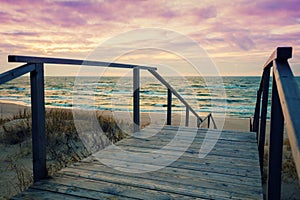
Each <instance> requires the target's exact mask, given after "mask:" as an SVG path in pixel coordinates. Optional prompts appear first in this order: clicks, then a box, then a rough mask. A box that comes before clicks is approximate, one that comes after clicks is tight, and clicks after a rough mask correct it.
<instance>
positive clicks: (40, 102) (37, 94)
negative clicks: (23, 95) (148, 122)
mask: <svg viewBox="0 0 300 200" xmlns="http://www.w3.org/2000/svg"><path fill="white" fill-rule="evenodd" d="M8 61H9V62H22V63H27V64H24V65H22V66H20V67H17V68H15V69H12V70H10V71H7V72H4V73H2V74H0V84H3V83H6V82H8V81H10V80H13V79H15V78H18V77H20V76H22V75H24V74H27V73H30V85H31V109H32V153H33V177H34V181H35V182H36V181H38V180H41V179H43V178H45V177H46V176H47V171H46V134H45V97H44V64H63V65H85V66H99V67H111V68H128V69H133V122H134V132H137V131H139V130H140V70H148V71H149V72H150V73H151V74H153V76H155V77H156V78H157V79H158V80H159V81H160V82H161V83H162V84H163V85H165V86H166V87H167V89H168V97H167V102H168V104H167V125H171V122H172V112H171V108H172V94H174V95H175V96H176V97H177V98H178V99H179V100H180V101H181V102H182V103H183V104H184V105H185V107H186V126H188V125H189V123H188V122H189V111H191V112H192V113H193V114H194V115H195V117H196V119H197V125H198V127H199V126H200V124H201V123H202V122H204V121H205V120H206V119H207V120H208V128H209V127H210V121H211V120H212V121H213V125H214V128H216V124H215V122H214V120H213V118H212V115H211V113H210V114H208V115H207V116H206V117H205V118H203V119H202V118H201V117H200V116H199V115H198V114H197V113H196V111H195V110H194V109H193V108H192V107H191V106H190V105H189V104H188V102H186V101H185V100H184V99H183V98H182V96H181V95H180V94H179V93H178V92H177V91H176V90H175V89H174V88H173V87H172V86H171V85H170V84H169V83H168V82H167V81H166V80H165V79H164V78H163V77H161V76H160V75H159V74H158V73H157V71H156V70H157V69H156V68H155V67H149V66H141V65H132V64H123V63H109V62H99V61H87V60H74V59H62V58H45V57H30V56H14V55H12V56H8Z"/></svg>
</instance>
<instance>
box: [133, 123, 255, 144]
mask: <svg viewBox="0 0 300 200" xmlns="http://www.w3.org/2000/svg"><path fill="white" fill-rule="evenodd" d="M153 133H156V135H171V136H169V137H174V136H175V135H176V137H177V138H180V139H184V138H187V140H190V137H195V138H198V137H199V138H205V139H217V140H218V141H219V140H227V141H236V142H239V143H245V142H247V143H256V136H255V133H244V132H242V133H238V132H237V133H235V134H232V133H230V132H226V131H220V130H219V131H218V130H215V129H203V128H201V129H199V130H197V129H184V128H182V127H181V128H178V129H169V128H168V127H167V128H163V129H161V128H155V127H151V129H146V131H144V132H143V131H141V132H140V133H136V134H134V135H133V136H138V135H143V136H145V137H147V134H148V135H149V136H151V134H152V135H153ZM143 139H144V138H143ZM146 139H147V138H146Z"/></svg>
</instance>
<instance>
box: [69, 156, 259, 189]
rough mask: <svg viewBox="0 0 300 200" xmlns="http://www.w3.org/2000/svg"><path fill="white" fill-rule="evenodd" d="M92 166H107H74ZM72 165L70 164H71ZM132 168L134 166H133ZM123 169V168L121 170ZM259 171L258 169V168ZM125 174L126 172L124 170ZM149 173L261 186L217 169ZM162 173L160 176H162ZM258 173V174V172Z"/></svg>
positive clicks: (169, 169) (97, 167) (168, 169)
mask: <svg viewBox="0 0 300 200" xmlns="http://www.w3.org/2000/svg"><path fill="white" fill-rule="evenodd" d="M85 165H89V166H94V167H95V170H99V171H101V170H104V171H105V170H106V169H107V167H106V166H104V164H102V163H100V162H96V161H90V162H85V161H82V162H80V163H76V165H74V167H77V166H83V167H84V166H85ZM207 165H210V163H207ZM116 166H118V169H120V170H122V169H124V168H123V167H122V165H116ZM71 167H72V166H71ZM133 169H134V168H133ZM122 171H125V170H122ZM258 171H259V170H258ZM124 173H125V174H126V172H124ZM147 173H149V174H152V173H157V174H163V175H165V176H170V177H180V176H184V177H190V178H196V179H198V178H199V179H203V178H204V179H205V178H207V179H208V180H210V181H215V182H216V181H217V182H220V183H227V184H234V185H235V184H238V185H244V186H249V187H255V188H260V187H261V182H260V180H259V179H256V178H255V179H253V178H251V177H246V176H235V175H227V174H224V173H218V171H213V172H209V171H206V170H205V169H204V170H192V169H184V168H176V167H173V166H166V167H164V168H162V169H160V170H158V171H155V172H147ZM163 175H162V176H163ZM258 175H259V174H258Z"/></svg>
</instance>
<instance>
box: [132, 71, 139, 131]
mask: <svg viewBox="0 0 300 200" xmlns="http://www.w3.org/2000/svg"><path fill="white" fill-rule="evenodd" d="M138 131H140V69H139V68H138V67H135V68H133V132H134V133H135V132H138Z"/></svg>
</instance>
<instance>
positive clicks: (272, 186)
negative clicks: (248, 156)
mask: <svg viewBox="0 0 300 200" xmlns="http://www.w3.org/2000/svg"><path fill="white" fill-rule="evenodd" d="M283 126H284V118H283V113H282V108H281V104H280V99H279V95H278V90H277V84H276V79H275V76H274V75H273V87H272V107H271V132H270V142H269V167H268V168H269V172H268V186H267V187H268V188H267V199H272V200H273V199H280V193H281V165H282V144H283Z"/></svg>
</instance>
